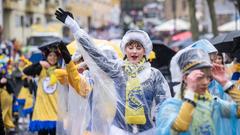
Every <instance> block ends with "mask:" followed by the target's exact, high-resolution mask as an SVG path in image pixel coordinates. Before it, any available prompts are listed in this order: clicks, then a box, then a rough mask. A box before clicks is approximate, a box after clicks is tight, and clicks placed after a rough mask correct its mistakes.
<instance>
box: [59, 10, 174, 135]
mask: <svg viewBox="0 0 240 135" xmlns="http://www.w3.org/2000/svg"><path fill="white" fill-rule="evenodd" d="M55 15H56V17H57V19H59V20H60V21H61V22H63V23H65V24H66V26H68V27H69V28H70V29H71V31H72V33H73V35H74V37H75V39H76V40H77V41H78V50H79V51H80V53H81V54H82V55H83V58H84V60H85V62H86V63H87V65H88V67H89V70H90V73H91V76H92V77H93V80H94V86H93V89H94V92H93V98H92V111H91V112H92V113H93V115H92V117H91V123H92V125H91V127H92V130H91V134H93V135H94V134H101V135H126V134H129V135H133V134H139V135H141V134H142V135H144V134H155V131H156V128H155V124H154V122H153V120H152V114H151V111H152V108H153V107H154V104H155V107H156V108H157V109H158V107H159V105H160V104H162V102H163V101H165V99H166V98H168V97H170V90H169V86H168V84H167V81H166V80H165V78H164V77H163V75H162V74H161V72H160V71H159V70H156V69H155V68H152V67H151V66H150V64H149V62H147V60H146V59H147V57H148V55H149V53H150V51H151V50H152V43H151V40H150V38H149V36H148V35H147V33H145V32H144V31H141V30H130V31H128V32H127V33H126V34H125V35H124V37H123V39H122V42H121V50H122V52H123V54H124V55H126V58H125V59H124V62H119V61H116V62H115V61H112V60H109V59H107V58H106V57H105V56H104V55H103V54H102V53H101V52H100V51H99V50H98V49H97V48H96V47H95V45H94V44H93V42H92V40H91V38H90V37H89V36H88V34H87V33H86V32H85V31H83V29H81V28H80V27H79V25H78V24H77V22H76V21H75V20H74V19H73V16H72V14H71V13H69V12H66V11H63V10H62V9H59V10H57V11H56V13H55ZM79 43H80V44H79ZM90 114H91V113H90ZM87 115H89V114H87V113H85V114H83V115H81V116H82V117H84V118H85V119H86V117H87ZM88 123H89V122H84V121H80V122H79V127H78V128H79V130H84V129H85V128H86V127H87V126H88ZM82 133H83V132H80V134H82Z"/></svg>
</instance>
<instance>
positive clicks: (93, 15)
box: [65, 0, 120, 29]
mask: <svg viewBox="0 0 240 135" xmlns="http://www.w3.org/2000/svg"><path fill="white" fill-rule="evenodd" d="M65 5H66V8H67V9H68V10H70V11H72V12H73V14H74V16H76V17H77V20H78V22H79V24H80V25H81V26H82V27H84V28H86V29H88V28H90V27H94V28H99V27H102V26H107V25H110V24H116V25H118V24H119V18H120V0H77V1H76V0H67V1H66V3H65Z"/></svg>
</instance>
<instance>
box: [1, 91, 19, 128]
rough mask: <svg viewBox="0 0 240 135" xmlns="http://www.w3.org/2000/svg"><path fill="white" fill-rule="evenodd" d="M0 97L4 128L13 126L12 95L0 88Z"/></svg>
mask: <svg viewBox="0 0 240 135" xmlns="http://www.w3.org/2000/svg"><path fill="white" fill-rule="evenodd" d="M0 99H1V107H2V117H3V123H4V126H5V127H6V128H14V127H15V125H14V123H13V118H12V101H13V97H12V95H10V94H9V93H8V92H7V91H6V90H5V89H2V88H1V89H0Z"/></svg>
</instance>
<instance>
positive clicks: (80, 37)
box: [65, 16, 121, 78]
mask: <svg viewBox="0 0 240 135" xmlns="http://www.w3.org/2000/svg"><path fill="white" fill-rule="evenodd" d="M65 24H66V25H67V26H68V27H69V28H70V29H71V31H72V33H73V35H74V37H75V39H76V40H77V41H78V42H79V43H80V44H81V45H82V47H83V48H84V49H85V50H86V51H87V52H88V55H89V56H90V57H91V58H92V59H93V60H94V61H95V63H96V64H97V65H98V66H99V67H100V68H101V69H102V70H103V71H104V72H106V73H107V74H108V76H110V77H111V78H114V77H116V76H118V75H119V71H120V70H119V69H120V68H121V66H120V64H119V63H118V62H114V61H111V60H109V59H107V58H106V57H105V56H104V55H103V54H102V53H100V51H99V50H98V49H97V48H96V47H95V46H94V44H93V41H92V40H91V38H90V37H89V35H88V34H87V33H86V32H85V31H84V30H83V29H81V28H80V27H79V26H78V24H77V22H76V21H75V20H73V19H72V18H71V17H69V16H68V17H67V18H66V21H65Z"/></svg>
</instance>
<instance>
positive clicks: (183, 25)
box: [154, 19, 190, 31]
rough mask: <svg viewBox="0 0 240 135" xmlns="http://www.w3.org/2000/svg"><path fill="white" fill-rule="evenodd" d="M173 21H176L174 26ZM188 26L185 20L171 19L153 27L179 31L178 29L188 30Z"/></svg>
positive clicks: (161, 29) (158, 29)
mask: <svg viewBox="0 0 240 135" xmlns="http://www.w3.org/2000/svg"><path fill="white" fill-rule="evenodd" d="M175 23H176V27H175V26H174V24H175ZM174 27H175V28H174ZM189 28H190V23H189V22H186V21H184V20H181V19H176V20H174V19H171V20H168V21H166V22H164V23H162V24H160V25H158V26H156V27H155V28H154V29H155V30H156V31H174V29H175V30H176V31H179V30H188V29H189Z"/></svg>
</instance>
